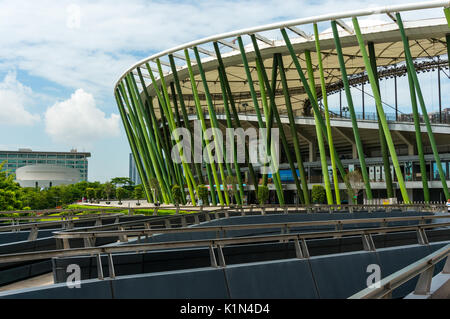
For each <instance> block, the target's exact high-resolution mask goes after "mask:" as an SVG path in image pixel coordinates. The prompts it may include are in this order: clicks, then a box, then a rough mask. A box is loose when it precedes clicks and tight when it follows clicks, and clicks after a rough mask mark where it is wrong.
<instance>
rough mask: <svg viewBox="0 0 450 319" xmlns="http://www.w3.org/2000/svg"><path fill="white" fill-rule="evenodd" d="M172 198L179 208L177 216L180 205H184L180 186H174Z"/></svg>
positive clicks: (178, 209)
mask: <svg viewBox="0 0 450 319" xmlns="http://www.w3.org/2000/svg"><path fill="white" fill-rule="evenodd" d="M172 197H173V200H174V201H175V205H176V206H177V214H178V213H179V211H180V204H181V203H183V193H182V192H181V187H180V186H178V185H173V186H172Z"/></svg>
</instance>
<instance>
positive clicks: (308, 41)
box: [119, 1, 450, 116]
mask: <svg viewBox="0 0 450 319" xmlns="http://www.w3.org/2000/svg"><path fill="white" fill-rule="evenodd" d="M439 6H440V7H448V6H450V1H429V2H425V3H418V4H412V5H401V6H393V7H385V8H378V9H368V10H362V11H353V12H347V13H340V14H335V15H325V16H319V17H314V18H309V19H301V20H294V21H287V22H283V23H277V24H272V25H268V26H263V27H257V28H252V29H247V30H240V31H236V32H230V33H226V34H222V35H217V36H213V37H209V38H206V39H202V40H199V41H195V42H191V43H188V44H186V45H182V46H179V47H176V48H173V49H170V50H167V51H164V52H161V53H159V54H156V55H154V56H152V57H149V58H147V59H145V60H143V61H140V62H138V63H137V64H135V65H134V66H132V67H131V68H130V69H129V70H128V71H127V72H126V73H125V74H124V76H125V75H126V74H127V73H129V72H132V73H133V75H134V77H135V79H136V82H137V85H138V87H139V88H140V89H141V88H142V86H141V85H142V84H141V83H140V80H139V77H138V73H137V70H136V69H137V68H140V71H141V72H142V75H143V77H144V80H145V81H146V83H145V86H146V87H147V91H148V93H149V94H150V96H152V97H153V98H154V99H155V100H154V104H155V105H157V103H158V102H157V98H156V93H155V91H154V89H153V85H152V84H151V80H150V76H149V73H148V70H147V68H146V63H149V66H150V68H151V70H153V74H154V75H155V77H158V71H157V67H156V64H155V63H154V61H156V59H160V61H161V64H162V68H163V72H164V79H165V82H166V83H170V82H171V81H172V80H173V76H172V73H171V71H170V64H169V63H168V59H167V57H168V54H173V56H174V57H175V61H176V62H177V70H178V77H179V79H180V82H181V86H182V90H183V97H184V101H185V103H186V106H187V107H191V106H192V107H194V100H193V96H192V87H191V83H190V81H189V74H188V70H187V66H186V61H185V60H184V59H183V56H184V54H183V50H184V49H185V48H189V49H191V48H193V47H197V48H198V49H199V52H200V54H201V56H202V65H203V69H204V71H205V72H206V79H207V81H208V88H209V91H210V93H211V95H212V99H213V103H214V106H215V108H216V109H219V110H220V108H221V106H222V105H223V100H222V93H221V87H220V81H219V75H218V71H217V67H218V61H217V59H216V56H215V53H214V49H213V42H214V41H217V42H218V43H219V47H220V51H221V55H222V58H223V62H224V65H225V67H226V72H227V76H228V80H229V83H230V86H231V91H232V92H233V95H234V98H235V102H236V103H237V105H245V104H246V103H247V104H249V105H251V96H250V90H249V85H248V82H247V77H246V74H245V69H244V67H243V63H242V58H241V53H240V51H239V48H238V47H237V44H236V43H235V40H236V36H239V35H242V36H243V40H244V44H247V45H246V46H245V51H246V56H247V58H248V61H249V67H250V69H251V72H252V78H253V80H254V85H255V89H256V91H257V92H258V97H259V88H258V77H257V72H256V63H255V61H254V60H255V53H254V48H253V45H252V44H251V42H249V37H248V36H246V35H250V34H255V35H256V38H257V39H258V45H259V48H260V52H261V55H262V58H263V59H264V65H265V67H266V70H267V74H269V75H270V74H271V71H272V59H273V54H274V53H281V54H282V55H283V64H284V67H285V69H286V77H287V81H288V86H289V91H290V97H291V100H292V106H293V109H294V111H298V110H301V109H302V108H303V104H304V102H305V100H307V96H306V94H305V93H304V90H303V86H302V84H301V82H300V80H299V76H298V73H297V71H296V69H295V66H294V65H293V62H292V59H291V57H290V55H289V52H288V49H287V47H286V44H285V42H284V40H279V39H274V38H277V37H278V38H280V32H279V29H280V28H286V29H287V31H288V34H289V37H290V41H291V42H292V44H293V46H294V49H295V52H296V53H297V56H298V58H299V60H300V63H301V65H302V67H303V68H304V70H305V73H306V64H305V63H304V61H305V53H304V52H305V50H309V51H311V58H312V63H313V67H314V71H315V74H314V76H315V83H316V90H317V93H318V95H319V96H320V78H319V72H318V65H317V64H318V62H317V56H316V54H315V41H314V37H313V36H312V35H310V34H308V33H307V32H305V31H302V30H301V29H299V28H301V27H303V28H304V29H306V28H309V27H311V23H314V22H323V23H326V22H328V26H329V21H331V20H335V21H337V23H338V25H339V36H340V39H341V43H342V47H343V53H344V57H345V63H346V68H347V73H348V76H349V78H350V82H351V84H358V83H361V82H367V77H366V74H365V67H364V61H363V59H362V56H361V54H360V49H359V46H358V42H357V39H356V36H355V33H354V32H353V25H352V23H351V21H350V22H347V21H346V20H342V19H346V18H351V17H353V16H358V17H359V16H361V18H359V20H360V25H361V32H362V34H363V37H364V40H365V41H366V42H369V41H370V42H373V43H374V44H375V52H376V56H377V64H378V66H379V67H380V70H379V72H380V76H381V77H383V76H390V75H392V74H396V75H401V74H404V73H405V72H406V67H404V65H403V64H402V63H403V61H404V50H403V43H402V40H401V34H400V32H399V29H398V26H397V24H396V23H395V17H394V14H395V13H396V12H398V11H403V10H414V9H425V8H430V7H439ZM421 12H422V11H421ZM423 12H425V13H426V12H427V11H423ZM371 14H374V16H371V17H370V18H367V17H364V16H367V15H371ZM424 18H425V19H421V20H409V21H405V23H404V27H405V30H406V34H407V36H408V38H409V40H410V47H411V53H412V56H413V58H414V59H415V60H416V63H419V62H422V64H423V65H424V67H427V66H429V67H433V66H436V65H437V64H440V65H441V66H442V67H448V62H447V60H448V57H447V50H448V48H447V41H446V35H447V34H449V25H448V23H447V21H446V19H445V17H444V14H443V13H442V15H441V16H440V17H427V16H426V14H425V16H424ZM393 20H394V21H393ZM320 26H322V24H320V25H319V27H320ZM244 36H245V37H244ZM319 38H320V45H321V51H322V60H323V66H324V70H325V76H326V79H325V80H326V85H327V91H328V92H329V93H331V92H335V91H337V90H340V89H341V80H342V74H341V71H340V68H339V62H338V57H337V55H336V49H335V43H334V39H333V34H332V32H331V30H330V29H326V30H324V31H322V32H321V33H320V36H319ZM272 39H274V40H272ZM190 52H191V53H192V51H190ZM191 55H192V54H191ZM192 56H193V55H192ZM438 57H440V59H438ZM191 60H192V64H193V72H194V74H195V79H196V80H197V86H198V92H199V95H200V100H201V101H202V106H203V107H204V108H205V109H206V101H205V99H206V97H205V94H204V88H203V85H202V83H201V78H200V75H199V72H198V68H197V66H196V64H195V58H193V57H191ZM418 69H419V70H420V65H419V68H418ZM122 79H123V76H122V78H121V80H122ZM352 79H353V83H352ZM278 80H279V79H278ZM159 81H160V79H157V82H158V83H159ZM119 82H120V80H119ZM169 94H170V92H169ZM141 97H142V99H143V100H145V96H144V95H143V94H141ZM276 105H277V107H278V109H281V110H282V109H283V108H284V106H285V99H284V96H283V93H282V89H281V82H280V81H278V83H277V91H276ZM155 111H156V115H157V116H159V114H158V108H155ZM218 113H220V111H218Z"/></svg>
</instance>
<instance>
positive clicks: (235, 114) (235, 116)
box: [214, 42, 258, 197]
mask: <svg viewBox="0 0 450 319" xmlns="http://www.w3.org/2000/svg"><path fill="white" fill-rule="evenodd" d="M214 50H215V52H216V56H217V61H218V62H219V69H220V70H221V72H222V76H223V82H224V84H225V89H226V95H227V96H228V101H229V104H230V106H231V111H232V113H233V119H234V122H235V123H236V126H235V127H237V128H242V125H241V121H240V119H239V115H238V112H237V110H236V105H235V103H234V98H233V92H232V91H231V87H230V83H229V81H228V77H227V73H226V70H225V66H224V64H223V60H222V55H221V54H220V50H219V46H218V44H217V42H214ZM226 111H227V110H226ZM227 112H228V113H229V111H227ZM244 149H245V164H246V166H247V167H248V171H249V174H250V179H251V180H252V182H253V186H254V187H255V194H256V196H255V197H257V191H258V180H257V179H256V176H255V171H254V169H253V165H252V163H251V162H250V161H249V158H250V156H249V152H248V146H247V144H246V143H244Z"/></svg>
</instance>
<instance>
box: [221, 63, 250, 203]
mask: <svg viewBox="0 0 450 319" xmlns="http://www.w3.org/2000/svg"><path fill="white" fill-rule="evenodd" d="M217 72H218V73H219V80H220V88H221V90H222V99H223V107H224V109H225V116H226V119H227V128H228V129H233V128H234V127H233V123H232V121H231V114H230V109H229V106H228V96H227V92H226V88H225V77H224V75H223V72H222V69H221V68H220V67H219V68H218V69H217ZM229 134H230V135H229V136H228V138H229V140H230V141H231V143H233V162H234V170H235V171H236V177H237V180H238V185H239V192H236V195H239V196H236V201H237V203H238V204H239V205H241V204H242V200H243V199H244V185H243V183H242V175H241V169H240V166H239V164H238V161H237V149H236V147H235V142H234V136H232V135H231V133H229ZM245 147H246V146H245ZM229 175H230V176H231V175H232V173H229ZM241 199H242V200H241Z"/></svg>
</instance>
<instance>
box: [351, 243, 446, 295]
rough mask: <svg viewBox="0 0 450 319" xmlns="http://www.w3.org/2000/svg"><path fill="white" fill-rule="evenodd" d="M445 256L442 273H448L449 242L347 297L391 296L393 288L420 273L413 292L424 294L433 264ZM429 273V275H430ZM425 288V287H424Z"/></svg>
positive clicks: (426, 290)
mask: <svg viewBox="0 0 450 319" xmlns="http://www.w3.org/2000/svg"><path fill="white" fill-rule="evenodd" d="M446 257H447V261H446V264H445V266H444V270H443V273H447V274H450V244H449V245H447V246H445V247H443V248H441V249H439V250H437V251H436V252H434V253H432V254H430V255H428V256H426V257H424V258H422V259H420V260H418V261H416V262H415V263H413V264H411V265H409V266H407V267H405V268H403V269H401V270H399V271H397V272H395V273H393V274H392V275H390V276H388V277H386V278H384V279H383V280H381V281H380V282H378V288H377V287H368V288H366V289H364V290H361V291H360V292H358V293H356V294H354V295H352V296H351V297H349V299H369V298H373V299H378V298H385V297H391V296H392V292H393V290H394V289H396V288H398V287H399V286H401V285H402V284H404V283H406V282H407V281H409V280H410V279H412V278H414V277H416V276H418V275H421V277H420V278H419V281H418V283H417V286H416V289H415V292H416V293H417V294H426V293H428V292H429V287H430V283H431V280H432V272H433V270H434V266H435V265H436V264H437V263H438V262H440V261H441V260H443V259H444V258H446ZM430 274H431V276H430ZM424 288H425V289H424Z"/></svg>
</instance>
